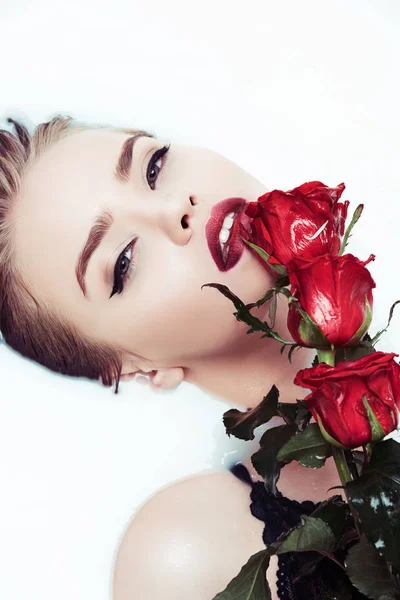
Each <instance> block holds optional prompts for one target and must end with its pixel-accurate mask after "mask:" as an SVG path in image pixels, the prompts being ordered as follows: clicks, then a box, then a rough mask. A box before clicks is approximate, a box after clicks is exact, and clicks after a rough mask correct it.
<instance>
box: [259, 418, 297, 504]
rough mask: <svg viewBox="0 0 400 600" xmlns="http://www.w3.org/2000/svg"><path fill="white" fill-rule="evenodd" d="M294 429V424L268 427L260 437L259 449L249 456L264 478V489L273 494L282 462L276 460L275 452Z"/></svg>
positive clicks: (295, 428)
mask: <svg viewBox="0 0 400 600" xmlns="http://www.w3.org/2000/svg"><path fill="white" fill-rule="evenodd" d="M296 431H297V427H296V425H295V424H292V425H280V426H279V427H272V428H271V429H268V430H267V431H266V432H265V433H264V434H263V436H262V437H261V439H260V446H261V448H260V450H258V451H257V452H256V453H255V454H253V456H252V457H251V462H252V464H253V467H254V468H255V470H256V471H257V473H258V474H259V475H260V476H261V477H262V478H263V479H264V485H265V489H266V490H267V491H268V492H270V493H272V494H274V495H276V494H277V488H276V482H277V481H278V479H279V475H280V472H281V468H282V466H283V463H280V462H279V461H278V460H277V458H276V457H277V454H278V452H279V450H280V448H281V447H282V446H283V445H284V444H285V443H286V442H287V441H288V439H289V438H290V437H292V436H293V435H294V434H295V433H296Z"/></svg>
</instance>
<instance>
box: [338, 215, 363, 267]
mask: <svg viewBox="0 0 400 600" xmlns="http://www.w3.org/2000/svg"><path fill="white" fill-rule="evenodd" d="M363 208H364V205H363V204H359V205H358V206H357V208H356V209H355V211H354V213H353V216H352V218H351V221H350V224H349V226H348V227H347V229H346V231H345V234H344V236H343V239H342V243H341V245H340V249H339V256H341V255H342V254H343V252H344V251H345V249H346V246H347V244H348V239H349V237H350V234H351V230H352V229H353V227H354V225H355V224H356V223H357V221H358V219H359V218H360V217H361V215H362V211H363Z"/></svg>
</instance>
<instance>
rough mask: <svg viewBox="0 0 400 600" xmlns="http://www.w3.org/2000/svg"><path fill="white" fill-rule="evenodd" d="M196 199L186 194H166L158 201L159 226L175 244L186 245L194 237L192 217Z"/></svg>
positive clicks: (157, 218)
mask: <svg viewBox="0 0 400 600" xmlns="http://www.w3.org/2000/svg"><path fill="white" fill-rule="evenodd" d="M195 204H196V201H195V199H194V196H188V195H186V194H182V195H179V196H177V195H174V196H170V197H166V196H164V197H163V198H160V201H159V203H157V205H156V207H154V208H156V209H157V211H156V214H155V219H156V222H157V226H158V227H159V228H160V229H161V231H162V232H163V233H164V234H165V235H167V236H168V237H169V238H170V239H171V240H172V242H173V243H174V244H177V245H179V246H184V245H185V244H187V243H188V241H189V240H190V238H191V237H192V234H193V230H192V219H193V215H194V206H195Z"/></svg>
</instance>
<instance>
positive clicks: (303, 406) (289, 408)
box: [277, 399, 312, 431]
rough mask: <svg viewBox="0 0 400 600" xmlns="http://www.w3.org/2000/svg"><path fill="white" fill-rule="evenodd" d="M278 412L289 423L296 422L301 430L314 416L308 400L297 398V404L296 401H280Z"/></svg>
mask: <svg viewBox="0 0 400 600" xmlns="http://www.w3.org/2000/svg"><path fill="white" fill-rule="evenodd" d="M277 412H278V415H279V416H280V417H282V419H284V421H285V423H287V424H288V425H290V424H291V423H296V425H297V428H298V429H299V430H300V431H301V430H302V429H304V428H305V427H306V426H307V425H308V423H309V421H310V420H311V418H312V414H311V412H310V411H309V410H308V406H307V402H305V401H304V400H298V399H297V400H296V404H295V403H294V402H278V411H277Z"/></svg>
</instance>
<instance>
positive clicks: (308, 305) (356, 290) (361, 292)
mask: <svg viewBox="0 0 400 600" xmlns="http://www.w3.org/2000/svg"><path fill="white" fill-rule="evenodd" d="M374 258H375V257H374V255H373V254H371V256H370V257H369V258H368V260H366V261H364V262H362V261H360V260H359V259H358V258H356V257H355V256H353V255H352V254H345V255H343V256H332V255H329V254H326V255H325V256H318V257H317V258H314V259H312V260H300V259H298V260H294V261H292V262H291V263H290V265H289V281H290V284H291V294H292V296H294V298H296V299H297V301H298V302H296V301H292V302H290V303H289V313H288V321H287V326H288V329H289V331H290V334H291V336H292V338H293V340H294V341H295V342H296V343H297V344H300V345H301V346H308V347H310V348H324V347H325V348H326V347H331V345H332V344H333V345H334V346H356V345H358V343H359V341H360V339H361V338H362V337H363V336H364V334H365V333H366V332H367V331H368V327H369V326H370V324H371V319H372V306H373V297H372V289H373V288H374V287H375V282H374V280H373V279H372V277H371V274H370V272H369V271H368V269H367V268H366V267H365V265H366V264H368V263H369V262H370V261H371V260H374ZM304 313H306V314H304Z"/></svg>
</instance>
